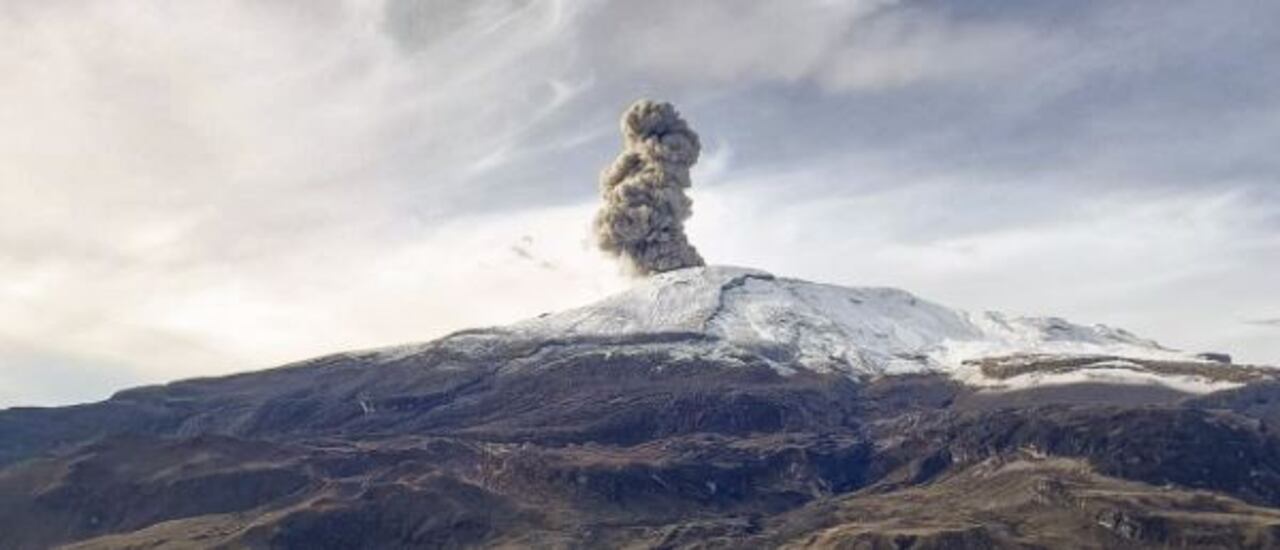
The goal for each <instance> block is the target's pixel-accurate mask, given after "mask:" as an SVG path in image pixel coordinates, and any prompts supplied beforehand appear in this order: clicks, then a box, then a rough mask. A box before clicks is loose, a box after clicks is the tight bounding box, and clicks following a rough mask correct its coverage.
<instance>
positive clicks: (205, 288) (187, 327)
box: [0, 0, 1280, 407]
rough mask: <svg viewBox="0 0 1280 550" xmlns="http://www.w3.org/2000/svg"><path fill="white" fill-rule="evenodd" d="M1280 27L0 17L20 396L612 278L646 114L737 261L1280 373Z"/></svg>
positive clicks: (1159, 18)
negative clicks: (673, 133) (661, 111)
mask: <svg viewBox="0 0 1280 550" xmlns="http://www.w3.org/2000/svg"><path fill="white" fill-rule="evenodd" d="M1278 20H1280V3H1276V2H1271V1H1267V0H1240V1H1237V2H1222V1H1220V0H1205V1H1170V2H1147V1H1132V2H1116V1H1098V2H1087V1H1075V2H1049V1H1045V2H1038V1H1032V2H1016V3H1008V2H995V1H990V2H988V1H965V2H942V1H928V0H920V1H892V0H848V1H838V0H825V1H818V0H813V1H787V2H764V1H761V2H748V1H736V0H723V1H704V2H690V1H687V0H661V1H655V0H646V1H644V2H631V1H626V2H624V1H616V2H604V1H594V0H587V1H579V0H573V1H569V0H565V1H525V0H497V1H489V0H484V1H478V0H466V1H463V0H456V1H441V0H423V1H407V0H386V1H375V0H369V1H341V0H325V1H318V0H275V1H262V0H254V1H248V0H246V1H234V0H207V1H206V0H187V1H183V2H167V1H160V0H157V1H154V2H145V1H121V2H110V1H104V2H79V1H70V0H67V1H61V0H8V1H5V2H3V3H0V46H2V47H0V407H2V406H10V405H17V404H62V403H71V402H77V401H85V400H94V399H101V398H104V397H106V396H108V395H109V394H111V393H112V392H113V391H115V390H118V389H120V388H122V387H125V386H130V385H136V384H143V383H154V382H161V381H167V380H172V379H176V378H182V377H190V376H198V375H212V374H220V373H229V372H235V371H240V370H246V369H252V368H262V367H267V366H271V365H273V364H279V363H283V362H287V361H291V360H295V359H301V358H305V357H308V356H313V355H317V354H323V353H327V352H332V351H339V350H344V349H350V348H364V347H372V346H380V345H388V344H395V343H402V342H411V341H421V340H427V339H431V338H433V337H436V336H439V335H441V334H443V333H446V332H448V331H451V330H454V329H459V328H463V327H468V326H474V325H488V324H497V323H505V322H509V321H513V320H517V319H520V318H522V317H526V316H531V315H536V314H538V313H541V312H545V311H550V310H555V309H560V308H564V307H568V306H573V305H579V304H582V303H584V302H587V301H590V300H592V299H594V298H597V297H600V296H603V295H605V294H608V293H609V292H612V291H615V290H618V289H620V288H624V287H625V285H627V284H628V282H627V280H625V279H624V278H622V277H620V276H619V275H618V273H617V267H616V266H615V265H613V264H611V263H609V262H608V261H606V260H604V259H602V258H601V257H600V256H599V255H598V254H597V253H595V252H594V251H592V250H591V248H590V246H589V244H588V240H587V233H588V231H587V230H588V225H589V220H590V216H591V213H592V211H593V210H594V207H595V200H596V177H597V174H598V173H599V171H600V170H601V169H602V168H603V167H604V165H605V164H606V163H607V162H608V161H609V160H610V159H611V158H612V156H613V155H614V154H615V152H616V151H617V149H618V146H619V138H618V135H617V116H618V114H619V113H620V112H621V110H622V109H623V108H624V107H625V106H626V105H627V104H628V103H630V102H631V101H632V100H634V99H636V98H639V97H654V98H658V99H665V100H670V101H672V102H675V103H676V104H677V105H678V106H679V107H680V109H681V111H682V112H683V113H684V115H685V116H686V118H688V119H689V121H690V123H691V124H692V125H693V127H694V128H695V129H696V130H698V131H699V133H701V134H702V136H703V142H704V156H703V160H702V162H701V163H700V164H699V165H698V166H697V167H696V170H695V174H694V177H695V190H694V199H695V206H694V210H695V215H694V217H693V219H692V220H691V222H690V233H691V236H692V238H693V241H694V243H695V244H697V245H698V247H699V248H700V250H701V251H702V252H703V254H704V255H705V256H706V257H707V258H708V259H709V260H710V261H711V262H713V263H721V264H736V265H748V266H753V267H758V268H762V269H766V270H769V271H772V272H774V273H776V274H780V275H788V276H795V277H802V278H808V279H813V280H818V281H823V282H831V283H838V284H844V285H892V286H898V287H902V288H906V289H908V290H911V291H913V292H915V293H917V294H920V295H922V296H924V297H927V298H929V299H932V300H935V301H939V302H942V303H945V304H948V305H953V306H956V307H963V308H967V309H974V310H985V309H997V310H1006V311H1009V312H1013V313H1021V314H1052V315H1061V316H1064V317H1068V318H1070V319H1072V320H1075V321H1079V322H1086V323H1095V322H1098V323H1107V324H1113V325H1118V326H1122V327H1125V328H1128V329H1130V330H1132V331H1134V332H1137V333H1139V334H1142V335H1145V336H1148V337H1151V338H1154V339H1156V340H1159V341H1161V342H1162V343H1165V344H1166V345H1170V346H1173V347H1178V348H1183V349H1190V350H1196V351H1201V350H1214V351H1226V352H1230V353H1232V354H1233V355H1235V356H1236V357H1237V358H1238V360H1242V361H1249V362H1269V363H1272V364H1280V154H1277V151H1276V149H1277V146H1278V145H1280V91H1278V90H1280V64H1278V63H1276V57H1275V56H1276V52H1277V51H1280V27H1277V26H1276V25H1275V24H1274V22H1275V21H1278Z"/></svg>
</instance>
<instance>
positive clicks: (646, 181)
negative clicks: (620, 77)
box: [595, 99, 706, 275]
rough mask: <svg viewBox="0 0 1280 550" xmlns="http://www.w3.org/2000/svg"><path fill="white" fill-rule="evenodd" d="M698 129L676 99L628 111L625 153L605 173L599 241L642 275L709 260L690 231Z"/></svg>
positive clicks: (597, 221)
mask: <svg viewBox="0 0 1280 550" xmlns="http://www.w3.org/2000/svg"><path fill="white" fill-rule="evenodd" d="M701 148H702V146H701V145H700V144H699V142H698V134H695V133H693V130H691V129H689V125H688V124H686V123H685V121H684V119H682V118H680V113H677V112H676V109H675V107H673V106H672V105H671V104H670V103H657V102H654V101H649V100H647V99H645V100H640V101H637V102H636V103H634V104H633V105H631V107H630V108H628V109H627V112H626V113H624V114H623V115H622V154H620V155H618V158H617V159H616V160H614V161H613V165H612V166H610V167H609V168H607V169H606V170H605V171H604V173H603V174H601V176H600V194H601V196H602V198H604V204H603V205H601V206H600V211H599V212H597V213H596V218H595V233H596V242H597V244H598V245H599V246H600V249H601V250H604V251H605V252H608V253H610V254H612V255H614V256H617V257H619V258H621V259H622V261H623V262H625V263H626V264H627V268H628V269H629V270H630V271H632V272H633V273H635V274H637V275H649V274H652V273H661V272H663V271H671V270H673V269H680V268H682V267H693V266H700V265H706V262H704V261H703V260H702V256H700V255H699V254H698V250H697V249H696V248H694V247H693V245H691V244H689V239H688V237H686V236H685V234H684V221H685V220H687V219H689V216H690V215H692V214H693V211H692V208H693V201H691V200H689V197H688V196H686V195H685V194H684V192H685V189H688V188H689V185H690V181H689V167H691V166H693V164H694V163H695V162H698V152H699V151H700V150H701Z"/></svg>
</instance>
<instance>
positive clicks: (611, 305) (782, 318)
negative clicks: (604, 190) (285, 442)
mask: <svg viewBox="0 0 1280 550" xmlns="http://www.w3.org/2000/svg"><path fill="white" fill-rule="evenodd" d="M644 335H650V336H653V335H659V336H660V335H669V336H671V337H672V338H669V339H665V340H663V339H659V340H661V341H665V342H679V343H671V344H664V345H666V346H667V348H666V349H667V350H668V351H671V350H672V349H675V350H676V351H682V352H683V353H685V354H688V355H699V356H704V357H712V358H715V359H719V360H724V361H730V362H731V361H734V360H735V359H734V358H735V357H736V356H738V355H740V354H741V352H742V351H744V350H745V351H749V352H753V353H755V354H756V355H758V356H763V357H767V358H770V359H771V361H772V362H773V363H774V364H775V368H776V369H778V370H779V371H782V372H784V373H789V372H792V371H793V370H794V367H802V368H805V369H809V370H812V371H816V372H827V373H840V374H844V375H848V376H852V377H866V376H881V375H894V374H908V373H918V372H945V373H948V374H950V375H952V376H953V377H955V378H957V379H958V380H961V381H963V382H965V383H968V384H971V385H978V386H996V387H1005V388H1013V387H1027V386H1034V385H1047V384H1063V383H1076V382H1089V381H1093V382H1104V383H1130V384H1162V385H1165V386H1169V387H1174V388H1176V389H1179V390H1182V391H1194V392H1204V391H1213V390H1217V389H1224V388H1226V387H1231V386H1232V383H1230V382H1224V381H1208V380H1204V379H1200V378H1197V377H1194V376H1174V375H1161V374H1153V373H1151V372H1143V371H1141V370H1140V369H1132V368H1130V367H1129V366H1127V365H1122V364H1111V363H1107V361H1112V362H1114V360H1115V359H1116V358H1135V359H1153V360H1165V361H1184V362H1186V361H1198V360H1196V359H1195V358H1194V357H1193V356H1192V355H1191V354H1188V353H1183V352H1179V351H1176V350H1171V349H1168V348H1164V347H1162V346H1160V345H1159V344H1157V343H1155V342H1153V341H1151V340H1145V339H1142V338H1139V337H1137V336H1135V335H1133V334H1131V333H1129V332H1126V331H1124V330H1121V329H1116V328H1111V327H1107V326H1104V325H1091V326H1084V325H1077V324H1072V323H1069V322H1067V321H1065V320H1063V319H1059V318H1055V317H1015V316H1008V315H1004V314H1000V313H994V312H987V313H981V314H974V313H968V312H965V311H960V310H956V309H951V308H948V307H945V306H942V305H939V304H935V303H933V302H929V301H927V300H923V299H920V298H918V297H916V296H914V295H912V294H910V293H908V292H906V291H903V290H898V289H894V288H876V287H872V288H850V287H841V286H835V285H827V284H819V283H812V282H807V281H802V280H797V279H788V278H782V277H775V276H773V275H771V274H769V273H766V272H763V271H758V270H753V269H745V268H737V267H724V266H710V267H698V268H689V269H682V270H678V271H672V272H668V273H663V274H659V275H655V276H652V277H649V278H646V279H644V280H643V281H641V282H639V283H638V284H637V285H636V286H635V287H633V288H631V289H630V290H627V291H624V292H622V293H620V294H617V295H614V296H612V297H609V298H606V299H604V300H601V301H599V302H596V303H594V304H591V305H588V306H585V307H580V308H576V309H572V310H568V311H564V312H560V313H554V314H544V315H542V316H540V317H537V318H534V319H530V320H526V321H523V322H520V323H516V324H514V325H510V326H507V327H502V328H494V329H485V330H483V331H466V332H464V333H460V334H459V335H456V336H454V337H451V338H450V339H446V340H451V341H452V344H453V345H456V346H462V347H474V349H481V348H484V347H489V346H491V345H492V344H493V342H494V339H495V338H496V339H498V340H500V341H532V342H540V341H541V342H545V341H560V342H564V341H572V340H575V339H576V340H602V339H603V340H614V341H618V340H626V339H634V338H635V337H638V336H644ZM682 336H687V337H691V338H683V339H682V338H681V337H682ZM387 352H388V353H389V354H390V355H392V356H404V355H405V354H411V353H412V352H413V349H412V348H398V349H393V350H387ZM1006 356H1028V357H1032V356H1035V357H1041V358H1043V357H1045V356H1062V357H1067V356H1070V357H1090V356H1096V357H1098V358H1099V359H1098V363H1097V364H1096V365H1092V366H1093V367H1096V368H1090V369H1087V370H1080V369H1073V370H1071V372H1056V373H1055V372H1050V373H1034V374H1027V375H1021V376H1015V377H1012V378H1008V379H1001V380H994V379H990V378H987V377H985V376H984V375H983V374H982V372H981V369H979V368H978V367H977V366H976V365H975V364H974V361H975V360H979V359H984V358H993V357H1006ZM1200 362H1201V363H1205V362H1203V361H1200ZM1205 364H1208V363H1205Z"/></svg>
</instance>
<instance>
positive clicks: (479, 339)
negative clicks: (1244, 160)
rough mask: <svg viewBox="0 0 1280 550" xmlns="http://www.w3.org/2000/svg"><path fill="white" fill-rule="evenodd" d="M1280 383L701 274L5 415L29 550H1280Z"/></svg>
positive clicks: (11, 502) (742, 273)
mask: <svg viewBox="0 0 1280 550" xmlns="http://www.w3.org/2000/svg"><path fill="white" fill-rule="evenodd" d="M1277 372H1278V371H1274V370H1272V369H1269V368H1263V367H1249V366H1240V365H1231V364H1228V363H1225V362H1223V358H1222V357H1218V356H1213V357H1211V358H1209V359H1205V358H1202V357H1199V356H1195V355H1191V354H1186V353H1182V352H1179V351H1175V350H1171V349H1166V348H1164V347H1161V346H1159V345H1157V344H1155V343H1154V342H1150V341H1147V340H1143V339H1141V338H1139V337H1137V336H1134V335H1132V334H1129V333H1127V332H1125V331H1122V330H1118V329H1112V328H1108V327H1101V326H1088V327H1087V326H1080V325H1074V324H1071V323H1068V322H1066V321H1063V320H1060V319H1052V318H1016V317H1009V316H1004V315H998V314H976V315H975V314H969V313H964V312H959V311H955V310H951V309H948V308H945V307H942V306H939V305H936V304H933V303H930V302H927V301H925V300H921V299H919V298H917V297H915V296H912V295H910V294H908V293H905V292H902V291H898V290H893V289H854V288H841V287H834V286H827V285H817V284H813V283H806V282H803V281H796V280H790V279H781V278H776V277H773V276H772V275H769V274H766V273H762V272H758V271H751V270H742V269H735V268H722V267H709V268H694V269H686V270H681V271H677V272H672V273H667V274H663V275H660V276H656V277H652V278H650V279H648V280H647V281H646V282H644V283H642V284H640V285H639V286H637V288H635V289H633V290H631V291H628V292H626V293H623V294H621V295H618V296H615V297H612V298H609V299H606V300H604V301H602V302H600V303H597V304H593V305H591V306H587V307H584V308H581V309H578V310H572V311H567V312H562V313H557V314H552V315H546V316H543V317H540V318H537V319H532V320H529V321H525V322H522V323H518V324H515V325H511V326H508V327H500V328H491V329H481V330H470V331H463V332H459V333H456V334H454V335H451V336H448V337H445V338H442V339H440V340H437V341H434V342H430V343H427V344H421V345H413V346H402V347H398V348H392V349H384V350H373V351H367V352H352V353H344V354H338V355H332V356H328V357H321V358H318V359H313V360H309V361H305V362H301V363H297V364H292V365H287V366H284V367H280V368H276V369H270V370H266V371H261V372H253V373H247V374H240V375H235V376H228V377H221V378H209V379H197V380H186V381H181V382H176V383H172V384H168V385H165V386H155V387H143V388H136V389H132V390H127V391H124V392H121V393H119V394H117V395H115V396H114V397H112V398H111V399H109V400H107V401H104V402H101V403H94V404H89V405H81V406H74V407H63V408H50V409H36V408H19V409H9V410H5V411H0V548H15V549H18V548H47V547H55V546H66V547H72V548H208V547H223V548H452V547H508V548H530V547H546V548H601V547H609V548H614V547H622V548H628V547H629V548H770V547H788V548H792V547H794V548H800V547H814V548H895V549H897V548H1205V547H1208V548H1277V547H1280V434H1278V433H1277V430H1280V380H1277V376H1276V373H1277Z"/></svg>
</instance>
